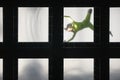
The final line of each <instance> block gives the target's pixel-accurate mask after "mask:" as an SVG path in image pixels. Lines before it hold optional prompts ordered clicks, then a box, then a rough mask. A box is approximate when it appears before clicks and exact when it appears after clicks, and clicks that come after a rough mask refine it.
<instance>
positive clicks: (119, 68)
mask: <svg viewBox="0 0 120 80" xmlns="http://www.w3.org/2000/svg"><path fill="white" fill-rule="evenodd" d="M110 80H120V59H115V58H114V59H110Z"/></svg>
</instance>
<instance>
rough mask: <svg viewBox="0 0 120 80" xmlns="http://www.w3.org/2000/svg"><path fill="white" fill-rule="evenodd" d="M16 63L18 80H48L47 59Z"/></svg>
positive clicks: (24, 60) (21, 60)
mask: <svg viewBox="0 0 120 80" xmlns="http://www.w3.org/2000/svg"><path fill="white" fill-rule="evenodd" d="M18 61H19V62H18V80H48V59H19V60H18Z"/></svg>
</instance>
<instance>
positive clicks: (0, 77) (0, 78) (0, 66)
mask: <svg viewBox="0 0 120 80" xmlns="http://www.w3.org/2000/svg"><path fill="white" fill-rule="evenodd" d="M0 80H3V60H2V59H0Z"/></svg>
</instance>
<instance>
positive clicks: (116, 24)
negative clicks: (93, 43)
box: [109, 7, 120, 42]
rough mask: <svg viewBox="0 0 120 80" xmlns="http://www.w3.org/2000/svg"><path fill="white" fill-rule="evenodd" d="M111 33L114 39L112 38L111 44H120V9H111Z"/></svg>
mask: <svg viewBox="0 0 120 80" xmlns="http://www.w3.org/2000/svg"><path fill="white" fill-rule="evenodd" d="M109 24H110V31H111V32H112V34H113V37H112V36H111V35H109V36H110V38H109V39H110V40H109V41H110V42H120V31H119V30H120V7H111V8H110V23H109Z"/></svg>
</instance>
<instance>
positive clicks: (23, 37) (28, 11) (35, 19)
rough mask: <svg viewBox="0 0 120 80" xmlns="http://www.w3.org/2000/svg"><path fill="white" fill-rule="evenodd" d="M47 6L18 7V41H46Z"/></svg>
mask: <svg viewBox="0 0 120 80" xmlns="http://www.w3.org/2000/svg"><path fill="white" fill-rule="evenodd" d="M48 19H49V18H48V8H47V7H19V8H18V42H48Z"/></svg>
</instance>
